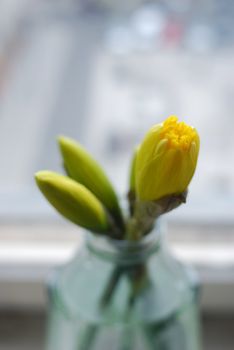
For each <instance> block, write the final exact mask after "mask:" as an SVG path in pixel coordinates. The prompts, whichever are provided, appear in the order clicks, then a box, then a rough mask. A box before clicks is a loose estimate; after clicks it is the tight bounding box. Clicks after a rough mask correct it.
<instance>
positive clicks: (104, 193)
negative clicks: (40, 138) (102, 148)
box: [58, 136, 123, 227]
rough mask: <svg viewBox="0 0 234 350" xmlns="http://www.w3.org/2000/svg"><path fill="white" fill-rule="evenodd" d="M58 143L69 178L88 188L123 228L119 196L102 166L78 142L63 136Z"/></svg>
mask: <svg viewBox="0 0 234 350" xmlns="http://www.w3.org/2000/svg"><path fill="white" fill-rule="evenodd" d="M58 142H59V146H60V151H61V154H62V157H63V161H64V168H65V170H66V172H67V174H68V176H69V177H71V178H72V179H74V180H76V181H77V182H79V183H81V184H83V185H84V186H85V187H86V188H88V189H89V190H90V191H91V192H92V193H93V194H94V195H95V196H96V197H97V198H98V199H99V200H100V201H101V202H102V204H103V205H104V206H105V207H106V209H107V210H108V211H109V212H110V214H111V215H112V216H113V218H114V220H115V222H116V223H117V224H119V225H120V227H123V219H122V214H121V210H120V207H119V203H118V199H117V196H116V194H115V191H114V189H113V187H112V185H111V183H110V181H109V180H108V178H107V176H106V174H105V173H104V171H103V170H102V168H101V166H100V165H99V164H98V163H97V162H96V161H95V160H94V159H93V158H92V157H91V155H90V154H89V153H88V152H87V151H86V150H85V149H84V148H83V147H82V146H81V145H80V144H79V143H77V142H76V141H74V140H72V139H70V138H68V137H63V136H61V137H59V139H58Z"/></svg>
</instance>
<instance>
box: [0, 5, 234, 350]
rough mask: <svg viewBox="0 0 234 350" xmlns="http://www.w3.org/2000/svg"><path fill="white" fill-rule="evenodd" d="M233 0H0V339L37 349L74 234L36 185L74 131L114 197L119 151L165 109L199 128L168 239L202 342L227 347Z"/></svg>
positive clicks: (230, 322)
mask: <svg viewBox="0 0 234 350" xmlns="http://www.w3.org/2000/svg"><path fill="white" fill-rule="evenodd" d="M233 62H234V2H233V1H232V0H205V1H204V0H203V1H202V0H197V1H195V0H174V1H169V0H161V1H160V0H158V1H157V0H155V1H146V0H119V1H114V0H21V1H18V0H1V2H0V159H1V163H0V164H1V166H0V169H1V170H0V349H1V350H14V349H17V350H18V349H19V350H20V349H24V350H27V349H33V350H37V349H38V350H39V349H43V342H44V336H45V324H46V309H47V298H46V287H45V285H46V280H47V278H48V275H49V274H50V272H51V271H52V270H53V268H54V267H56V266H58V265H60V264H62V263H64V262H66V261H67V260H68V259H69V258H70V257H71V255H72V254H73V253H74V251H75V250H76V249H77V247H78V246H79V244H80V234H79V230H78V229H77V228H76V227H75V226H72V225H71V224H68V223H66V222H65V221H64V220H62V219H61V218H60V217H59V216H58V215H57V214H56V213H55V212H54V211H53V209H52V208H50V207H49V205H48V204H47V202H46V201H45V200H44V199H43V198H42V196H41V194H40V193H39V191H38V190H37V188H36V187H35V184H34V179H33V174H34V172H36V171H37V170H41V169H51V170H55V171H60V172H61V169H62V168H61V160H60V158H59V154H58V148H57V145H56V137H57V135H60V134H64V135H67V136H70V137H73V138H76V139H77V140H79V141H80V142H81V143H83V144H84V145H85V146H86V147H87V149H88V150H89V151H90V152H91V153H92V154H93V155H94V156H95V157H96V158H97V159H98V160H99V161H100V163H101V164H102V165H103V166H104V167H105V169H106V171H107V173H108V175H109V176H110V178H111V180H112V182H113V183H114V184H115V186H116V187H117V189H118V192H119V194H120V197H121V198H124V197H125V195H126V192H127V186H128V177H127V173H128V167H129V162H130V159H131V152H132V149H133V147H134V145H136V144H137V143H138V142H139V141H140V140H141V138H142V137H143V135H144V133H145V132H146V131H147V129H148V128H149V127H150V126H151V125H152V124H155V123H157V122H160V121H162V120H163V119H165V118H166V117H167V116H168V115H170V114H176V115H178V116H179V117H180V119H182V120H184V121H186V122H188V123H189V124H192V125H194V126H195V127H196V128H197V129H198V131H199V133H200V136H201V153H200V159H199V164H198V168H197V173H196V175H195V177H194V179H193V182H192V185H191V186H190V193H189V197H188V203H187V205H185V206H183V207H181V208H180V209H179V210H176V211H174V212H173V213H172V214H169V215H167V218H166V219H167V225H168V238H169V241H170V245H171V249H172V250H174V253H175V254H176V255H177V256H178V258H179V259H181V260H183V261H185V262H186V263H191V264H193V265H194V266H196V268H197V269H198V271H199V273H200V276H201V282H202V288H203V293H202V298H201V311H202V320H203V323H202V330H203V335H204V337H203V338H204V350H210V349H212V350H216V349H217V350H229V349H233V347H234V136H233V135H234V134H233V130H234V116H233V110H234V68H233Z"/></svg>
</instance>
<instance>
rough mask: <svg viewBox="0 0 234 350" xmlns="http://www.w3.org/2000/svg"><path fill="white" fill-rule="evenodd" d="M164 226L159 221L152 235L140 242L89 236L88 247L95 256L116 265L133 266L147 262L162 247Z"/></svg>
mask: <svg viewBox="0 0 234 350" xmlns="http://www.w3.org/2000/svg"><path fill="white" fill-rule="evenodd" d="M161 236H162V225H161V222H159V221H157V223H156V225H155V227H154V229H153V230H152V232H151V233H149V234H147V235H146V236H144V237H143V238H142V239H141V240H139V241H137V242H136V241H129V240H117V239H113V238H111V237H103V236H94V235H93V234H91V233H90V234H89V235H88V239H87V240H86V245H87V247H88V250H89V251H90V252H92V253H94V254H95V255H98V256H99V257H101V258H103V259H107V260H111V261H113V262H115V263H116V264H121V265H126V264H127V265H129V264H130V265H131V264H136V263H137V262H140V261H143V260H146V259H147V258H148V257H149V256H151V255H152V254H153V253H155V252H156V251H157V250H158V249H159V248H160V245H161Z"/></svg>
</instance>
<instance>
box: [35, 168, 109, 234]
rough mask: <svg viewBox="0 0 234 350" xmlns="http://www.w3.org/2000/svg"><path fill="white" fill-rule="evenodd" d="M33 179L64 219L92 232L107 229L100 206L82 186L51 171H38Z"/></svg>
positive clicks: (107, 225)
mask: <svg viewBox="0 0 234 350" xmlns="http://www.w3.org/2000/svg"><path fill="white" fill-rule="evenodd" d="M35 179H36V182H37V185H38V187H39V189H40V190H41V192H42V193H43V194H44V196H45V197H46V198H47V200H48V201H49V202H50V204H51V205H52V206H53V207H54V208H55V209H56V210H57V211H58V212H59V213H60V214H61V215H63V216H64V217H65V218H67V219H68V220H70V221H72V222H73V223H75V224H77V225H79V226H82V227H84V228H86V229H89V230H92V231H94V232H100V233H101V232H106V231H107V230H108V229H109V222H108V217H107V214H106V212H105V210H104V208H103V206H102V204H101V203H100V202H99V200H98V199H97V198H96V197H95V196H94V195H93V194H92V193H91V192H90V191H89V190H88V189H87V188H85V187H84V186H83V185H81V184H78V183H77V182H75V181H74V180H72V179H70V178H68V177H67V176H63V175H60V174H57V173H54V172H52V171H39V172H38V173H36V174H35Z"/></svg>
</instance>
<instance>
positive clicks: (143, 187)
mask: <svg viewBox="0 0 234 350" xmlns="http://www.w3.org/2000/svg"><path fill="white" fill-rule="evenodd" d="M199 146H200V141H199V136H198V133H197V131H196V129H194V128H193V127H191V126H189V125H187V124H186V123H184V122H179V121H178V118H177V117H176V116H170V117H169V118H167V119H166V120H165V121H164V122H163V123H161V124H157V125H155V126H153V127H152V128H151V129H150V130H149V131H148V133H147V134H146V136H145V138H144V139H143V142H142V143H141V145H140V148H139V151H138V154H137V160H136V173H135V176H136V192H137V197H138V198H139V199H140V200H142V201H155V200H158V199H160V198H162V197H165V196H168V195H172V194H173V195H174V194H180V193H182V192H184V191H186V189H187V187H188V185H189V183H190V181H191V179H192V177H193V174H194V172H195V169H196V164H197V159H198V153H199Z"/></svg>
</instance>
